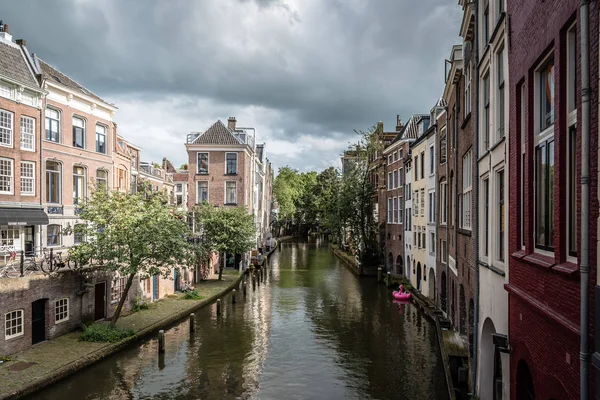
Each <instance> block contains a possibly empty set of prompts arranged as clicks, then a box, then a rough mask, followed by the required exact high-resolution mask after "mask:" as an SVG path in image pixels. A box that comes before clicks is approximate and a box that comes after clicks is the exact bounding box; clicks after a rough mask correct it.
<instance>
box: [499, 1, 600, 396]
mask: <svg viewBox="0 0 600 400" xmlns="http://www.w3.org/2000/svg"><path fill="white" fill-rule="evenodd" d="M589 10H590V13H589V27H590V31H589V37H590V39H591V40H590V43H589V44H590V49H589V50H590V52H589V54H590V57H589V60H590V66H589V67H590V89H591V91H590V93H591V99H590V125H591V126H590V142H589V148H592V149H594V148H597V147H598V111H597V110H598V109H597V104H598V56H599V53H598V8H597V3H595V2H591V3H590V5H589ZM578 11H579V2H578V1H575V0H563V1H551V2H543V1H539V0H537V1H535V0H528V1H515V0H508V1H507V13H508V15H509V17H510V20H511V23H510V27H511V32H510V36H511V40H510V44H509V52H508V66H509V67H508V71H509V74H508V76H509V78H508V82H509V92H510V97H509V99H510V100H509V104H510V108H509V116H510V118H509V121H510V129H509V132H510V133H509V146H510V151H509V152H508V154H509V163H508V165H509V174H510V182H513V183H514V184H510V185H509V226H510V227H511V229H510V235H509V242H508V245H509V248H508V252H509V271H510V275H509V283H508V285H506V290H507V291H508V294H509V340H510V347H511V355H510V382H511V387H510V394H511V398H516V399H521V398H533V396H535V398H556V399H575V398H579V393H580V336H581V331H580V317H581V314H580V313H581V309H580V300H581V297H580V293H581V283H580V273H579V272H580V267H581V265H582V264H581V253H580V250H581V247H582V243H581V242H582V238H581V228H582V225H581V224H582V223H586V224H589V238H585V239H586V240H589V243H590V244H594V243H596V240H597V231H596V229H597V218H598V201H597V196H594V195H592V196H591V199H593V200H591V201H590V203H589V206H590V208H589V210H590V215H589V218H586V220H585V221H582V219H583V218H582V217H581V215H580V213H581V208H580V207H581V186H580V185H579V183H580V178H581V137H582V126H581V121H582V118H581V117H582V101H581V97H582V90H581V69H582V68H583V66H582V65H581V44H580V38H581V33H582V32H581V26H582V25H581V21H580V14H579V12H578ZM583 122H585V121H583ZM589 163H590V171H596V170H597V168H598V158H597V154H596V153H595V152H591V153H590V157H589ZM559 188H560V190H558V189H559ZM597 190H598V176H597V174H591V176H590V193H596V192H597ZM596 256H597V250H596V247H595V246H591V247H590V253H589V261H590V262H595V260H596ZM595 280H596V270H595V269H593V268H592V269H591V271H590V281H591V282H594V281H595ZM583 291H584V293H585V292H586V293H588V296H589V299H590V308H589V312H590V316H591V315H593V310H594V294H593V291H592V290H591V287H590V288H584V289H583ZM591 328H593V323H592V324H590V331H589V333H590V334H592V333H593V332H594V331H593V330H592V329H591ZM587 351H589V350H588V349H584V354H585V353H587ZM588 366H589V365H588ZM598 394H599V393H598V392H596V396H598ZM527 396H529V397H527Z"/></svg>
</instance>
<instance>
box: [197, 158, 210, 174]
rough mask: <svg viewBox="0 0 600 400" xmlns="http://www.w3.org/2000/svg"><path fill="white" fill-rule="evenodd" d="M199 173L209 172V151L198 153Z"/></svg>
mask: <svg viewBox="0 0 600 400" xmlns="http://www.w3.org/2000/svg"><path fill="white" fill-rule="evenodd" d="M198 173H199V174H208V153H198Z"/></svg>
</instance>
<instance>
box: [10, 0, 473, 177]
mask: <svg viewBox="0 0 600 400" xmlns="http://www.w3.org/2000/svg"><path fill="white" fill-rule="evenodd" d="M461 15H462V14H461V10H460V6H459V5H458V2H457V1H456V0H453V1H448V0H168V1H165V0H52V1H49V0H0V19H2V20H4V22H5V23H7V24H8V25H9V29H10V33H11V34H12V35H13V37H14V39H17V38H24V39H26V40H27V46H28V48H29V50H30V51H31V52H35V53H36V54H38V56H39V57H40V58H42V59H43V60H45V61H47V62H48V63H50V64H52V65H54V66H55V67H57V68H58V69H59V70H60V71H61V72H63V73H65V74H67V75H69V76H71V77H72V78H74V79H75V80H77V81H78V82H79V83H80V84H83V85H84V86H86V87H87V88H89V89H90V90H92V91H94V92H95V93H96V94H98V95H99V96H101V97H103V98H105V99H106V100H108V101H110V102H112V103H114V104H115V105H116V106H117V107H118V108H119V110H118V112H117V114H116V116H115V120H116V122H117V123H118V124H119V132H120V133H121V134H122V135H123V136H124V137H125V138H127V139H128V140H130V141H132V142H134V143H135V144H137V145H139V146H141V147H142V149H143V156H142V159H143V160H144V161H160V160H161V159H162V157H163V156H166V157H168V158H169V159H170V160H171V161H173V163H174V164H176V166H179V165H180V164H182V163H184V162H186V160H187V154H186V152H185V147H184V144H183V143H184V142H185V137H186V134H187V133H189V132H191V131H203V130H205V129H206V128H207V127H208V126H210V125H211V124H212V123H213V122H214V121H216V120H217V119H221V120H222V121H223V122H225V123H226V120H227V118H228V117H230V116H235V117H236V118H237V120H238V125H239V126H244V127H248V126H251V127H255V128H256V135H257V141H258V142H266V143H267V147H266V148H267V157H268V158H269V159H270V160H271V162H272V163H273V165H274V167H275V168H276V169H277V168H279V167H280V166H284V165H290V166H292V167H294V168H297V169H299V170H302V171H304V170H318V171H320V170H322V169H324V168H326V167H328V166H330V165H336V166H338V164H339V154H340V153H341V152H342V150H344V149H345V148H346V147H347V144H348V142H350V141H352V140H354V138H355V134H354V133H353V130H354V129H357V130H360V129H368V128H369V127H370V126H372V125H373V124H375V123H376V122H377V121H383V122H384V127H385V130H386V131H391V130H394V127H395V124H396V114H400V116H401V118H402V119H403V121H407V120H408V118H409V117H410V115H411V114H413V113H422V112H428V111H429V110H430V109H431V107H432V106H433V105H434V104H435V102H436V100H437V98H439V97H440V96H441V93H442V90H443V84H444V81H443V77H444V72H443V71H444V59H445V58H448V56H449V55H450V49H451V46H452V45H453V44H455V43H458V42H459V36H458V31H459V28H460V18H461Z"/></svg>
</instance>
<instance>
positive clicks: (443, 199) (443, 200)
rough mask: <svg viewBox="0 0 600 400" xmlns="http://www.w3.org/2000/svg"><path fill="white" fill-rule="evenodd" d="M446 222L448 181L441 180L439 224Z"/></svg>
mask: <svg viewBox="0 0 600 400" xmlns="http://www.w3.org/2000/svg"><path fill="white" fill-rule="evenodd" d="M447 223H448V183H447V182H446V181H442V182H441V183H440V224H441V225H446V224H447Z"/></svg>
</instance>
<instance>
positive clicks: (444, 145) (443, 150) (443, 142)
mask: <svg viewBox="0 0 600 400" xmlns="http://www.w3.org/2000/svg"><path fill="white" fill-rule="evenodd" d="M447 149H448V138H447V137H446V127H445V126H444V127H443V128H442V129H441V130H440V164H445V163H446V157H447Z"/></svg>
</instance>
